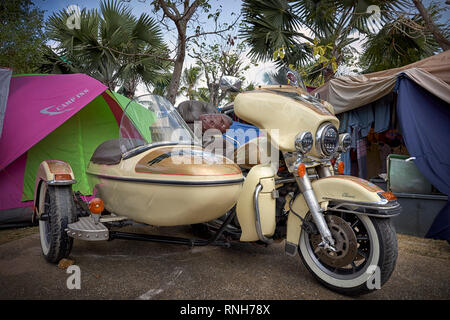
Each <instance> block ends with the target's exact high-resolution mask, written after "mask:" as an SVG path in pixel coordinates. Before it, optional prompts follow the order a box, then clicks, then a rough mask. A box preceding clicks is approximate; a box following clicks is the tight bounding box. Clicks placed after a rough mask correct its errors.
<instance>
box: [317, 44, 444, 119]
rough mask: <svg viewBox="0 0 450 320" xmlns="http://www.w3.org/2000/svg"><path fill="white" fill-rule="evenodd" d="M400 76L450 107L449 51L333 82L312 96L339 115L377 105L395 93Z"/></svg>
mask: <svg viewBox="0 0 450 320" xmlns="http://www.w3.org/2000/svg"><path fill="white" fill-rule="evenodd" d="M401 73H405V74H407V75H408V77H409V78H410V79H411V80H413V81H414V82H415V83H417V84H418V85H420V86H421V87H423V88H425V89H426V90H428V91H429V92H431V93H433V94H434V95H435V96H437V97H439V98H440V99H441V100H444V101H446V102H447V103H450V50H448V51H445V52H442V53H440V54H437V55H435V56H432V57H429V58H426V59H423V60H421V61H417V62H415V63H412V64H409V65H406V66H403V67H401V68H395V69H390V70H384V71H379V72H374V73H369V74H364V75H356V76H344V77H339V78H336V79H332V80H330V81H328V82H327V83H326V84H325V85H323V86H321V87H319V88H317V89H316V90H314V91H313V92H312V94H317V95H318V96H319V97H320V98H321V99H324V100H327V101H328V102H329V103H331V104H332V105H333V107H334V110H335V113H336V114H339V113H342V112H346V111H349V110H352V109H355V108H358V107H361V106H363V105H366V104H369V103H371V102H374V101H376V100H378V99H379V98H381V97H383V96H385V95H387V94H388V93H390V92H392V90H393V89H394V87H395V84H396V81H397V77H398V75H399V74H401Z"/></svg>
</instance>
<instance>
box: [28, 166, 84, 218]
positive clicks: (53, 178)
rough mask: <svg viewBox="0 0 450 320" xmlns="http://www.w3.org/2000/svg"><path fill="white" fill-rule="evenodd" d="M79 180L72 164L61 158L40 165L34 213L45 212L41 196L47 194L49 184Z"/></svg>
mask: <svg viewBox="0 0 450 320" xmlns="http://www.w3.org/2000/svg"><path fill="white" fill-rule="evenodd" d="M76 182H77V181H76V180H75V175H74V173H73V170H72V168H71V167H70V165H69V164H68V163H67V162H65V161H60V160H45V161H42V162H41V164H40V165H39V168H38V171H37V174H36V183H35V185H34V215H33V220H35V218H36V216H37V217H39V216H40V215H41V213H42V212H43V208H41V207H42V206H43V203H44V201H40V197H43V196H44V195H45V189H46V188H47V185H54V186H62V185H72V184H75V183H76Z"/></svg>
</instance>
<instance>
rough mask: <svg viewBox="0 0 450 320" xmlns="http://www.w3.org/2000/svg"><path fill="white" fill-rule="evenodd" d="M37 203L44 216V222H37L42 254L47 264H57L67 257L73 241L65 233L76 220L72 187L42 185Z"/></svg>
mask: <svg viewBox="0 0 450 320" xmlns="http://www.w3.org/2000/svg"><path fill="white" fill-rule="evenodd" d="M39 202H40V203H39V208H42V209H43V211H41V212H42V214H44V215H45V218H44V219H45V220H42V219H40V220H39V235H40V240H41V248H42V254H43V255H44V257H45V259H46V260H47V261H48V262H50V263H58V262H59V261H60V260H61V259H62V258H67V257H68V256H69V254H70V252H71V250H72V245H73V239H72V238H71V237H69V236H68V235H67V232H66V231H65V230H66V228H67V225H68V224H69V223H72V222H75V219H76V207H75V202H74V199H73V193H72V186H48V185H46V184H43V185H42V189H41V196H40V199H39ZM42 209H41V210H42Z"/></svg>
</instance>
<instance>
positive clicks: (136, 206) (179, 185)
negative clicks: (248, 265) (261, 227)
mask: <svg viewBox="0 0 450 320" xmlns="http://www.w3.org/2000/svg"><path fill="white" fill-rule="evenodd" d="M86 172H87V173H88V177H89V179H92V182H93V183H94V184H95V185H96V188H97V195H98V196H99V197H100V198H102V199H103V201H104V202H105V208H106V209H107V210H108V211H110V212H112V213H114V214H117V215H120V216H125V217H128V218H130V219H133V220H134V221H136V222H140V223H145V224H149V225H155V226H175V225H185V224H195V223H202V222H207V221H211V220H214V219H216V218H218V217H220V216H222V215H223V214H225V213H226V212H227V211H228V210H230V209H231V208H232V207H233V206H234V205H235V203H236V202H237V199H238V196H239V193H240V190H241V188H242V183H243V181H244V177H243V176H242V172H241V170H240V168H239V166H237V165H236V164H234V163H233V162H231V160H229V159H227V158H224V157H222V156H219V155H214V154H212V153H209V152H206V151H204V150H203V149H202V148H201V147H199V146H191V145H166V146H159V147H155V148H152V149H150V150H148V151H145V152H143V153H141V154H138V155H135V156H133V157H130V158H128V159H121V160H120V162H118V163H116V164H104V163H103V164H102V163H96V162H95V159H94V161H93V159H91V162H90V163H89V166H88V168H87V170H86Z"/></svg>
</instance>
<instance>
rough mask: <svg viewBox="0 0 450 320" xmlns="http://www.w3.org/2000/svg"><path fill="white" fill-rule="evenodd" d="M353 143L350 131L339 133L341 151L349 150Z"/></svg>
mask: <svg viewBox="0 0 450 320" xmlns="http://www.w3.org/2000/svg"><path fill="white" fill-rule="evenodd" d="M351 144H352V137H351V135H350V133H343V134H341V135H339V152H347V150H348V148H350V145H351Z"/></svg>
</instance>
